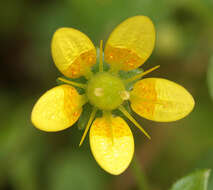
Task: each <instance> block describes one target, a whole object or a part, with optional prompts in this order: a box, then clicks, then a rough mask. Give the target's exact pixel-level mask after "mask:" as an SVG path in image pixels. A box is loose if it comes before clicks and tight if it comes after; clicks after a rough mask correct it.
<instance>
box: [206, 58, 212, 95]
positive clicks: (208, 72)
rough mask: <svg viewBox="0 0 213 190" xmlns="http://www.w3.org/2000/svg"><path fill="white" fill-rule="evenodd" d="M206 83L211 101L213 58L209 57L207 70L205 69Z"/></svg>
mask: <svg viewBox="0 0 213 190" xmlns="http://www.w3.org/2000/svg"><path fill="white" fill-rule="evenodd" d="M207 83H208V88H209V93H210V95H211V97H212V99H213V57H211V59H210V62H209V65H208V69H207Z"/></svg>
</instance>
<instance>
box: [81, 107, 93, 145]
mask: <svg viewBox="0 0 213 190" xmlns="http://www.w3.org/2000/svg"><path fill="white" fill-rule="evenodd" d="M96 112H97V108H95V107H93V110H92V113H91V115H90V118H89V121H88V123H87V126H86V128H85V131H84V134H83V136H82V137H81V141H80V143H79V146H81V145H82V143H83V142H84V139H85V137H86V135H87V133H88V131H89V128H90V125H91V123H92V122H93V120H94V118H95V114H96Z"/></svg>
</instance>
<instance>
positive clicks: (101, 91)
mask: <svg viewBox="0 0 213 190" xmlns="http://www.w3.org/2000/svg"><path fill="white" fill-rule="evenodd" d="M125 92H126V91H125V87H124V84H123V82H122V80H121V79H120V78H118V77H116V76H113V75H112V74H110V73H107V72H101V73H97V74H95V75H94V76H93V77H92V78H91V79H90V80H89V81H88V86H87V91H86V94H87V97H88V99H89V102H90V103H91V104H92V105H93V106H95V107H97V108H99V109H101V110H113V109H116V108H118V106H119V105H121V104H122V102H123V100H124V98H122V94H124V93H125Z"/></svg>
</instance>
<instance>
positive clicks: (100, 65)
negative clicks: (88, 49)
mask: <svg viewBox="0 0 213 190" xmlns="http://www.w3.org/2000/svg"><path fill="white" fill-rule="evenodd" d="M99 58H100V59H99V72H103V70H104V68H103V40H101V41H100V52H99Z"/></svg>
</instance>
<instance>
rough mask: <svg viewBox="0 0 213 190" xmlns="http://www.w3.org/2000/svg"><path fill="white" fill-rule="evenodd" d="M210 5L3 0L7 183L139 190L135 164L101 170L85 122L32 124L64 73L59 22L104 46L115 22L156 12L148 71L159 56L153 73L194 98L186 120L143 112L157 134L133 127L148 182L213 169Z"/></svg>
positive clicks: (1, 175) (193, 1) (158, 185)
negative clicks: (158, 119)
mask: <svg viewBox="0 0 213 190" xmlns="http://www.w3.org/2000/svg"><path fill="white" fill-rule="evenodd" d="M212 9H213V2H212V0H203V1H200V0H179V1H174V0H158V1H154V0H149V1H147V0H133V1H129V0H116V1H113V0H90V1H85V0H77V1H76V0H62V1H56V0H53V1H50V0H46V1H39V0H38V1H37V0H29V1H26V0H8V1H1V2H0V21H1V25H0V40H1V47H0V59H1V60H0V63H1V70H0V72H1V73H0V87H1V88H0V89H1V90H0V107H1V109H0V123H1V125H0V130H1V131H0V149H1V151H0V189H2V190H11V189H14V190H19V189H20V190H25V189H26V190H29V189H30V190H37V189H45V190H48V189H51V190H52V189H53V190H54V189H63V190H64V189H79V190H80V189H121V190H127V189H133V190H134V189H138V185H137V184H136V181H135V180H134V176H133V173H132V171H131V170H127V171H126V172H125V173H124V174H122V175H121V176H116V177H114V176H110V175H108V174H106V173H105V172H104V171H102V170H101V169H100V168H99V166H98V165H97V164H96V162H95V160H94V159H93V158H92V155H91V153H90V150H89V143H88V139H87V140H86V141H85V143H84V145H83V146H82V147H81V148H79V147H78V143H79V140H80V138H81V135H82V133H83V131H79V130H78V127H80V128H82V126H83V124H82V123H81V126H79V124H78V127H77V124H76V125H74V126H73V127H71V128H70V129H67V130H65V131H61V132H57V133H45V132H42V131H38V130H37V129H35V128H34V127H33V125H32V124H31V122H30V113H31V110H32V107H33V104H34V103H35V101H36V100H37V99H38V97H39V96H40V95H41V94H43V93H44V91H46V90H48V89H50V88H52V87H53V86H55V85H57V82H56V78H57V77H58V76H60V75H61V74H60V73H59V71H57V69H56V67H55V66H54V64H53V61H52V58H51V51H50V43H51V38H52V35H53V32H54V31H55V30H56V29H57V28H59V27H74V28H77V29H79V30H81V31H82V32H84V33H85V34H87V35H88V36H89V37H90V38H91V40H92V41H93V42H94V44H95V45H96V46H99V42H100V40H101V39H103V40H104V42H106V40H107V38H108V36H109V34H110V32H111V31H112V30H113V28H114V27H115V26H116V25H117V24H119V23H120V22H121V21H122V20H124V19H126V18H128V17H130V16H134V15H138V14H142V15H146V16H149V17H150V18H151V19H152V20H153V22H154V24H155V26H156V31H157V39H156V48H155V50H154V52H153V54H152V56H151V57H150V59H149V60H148V61H147V62H146V63H145V64H144V66H143V69H144V70H146V69H147V68H151V67H152V66H155V65H158V64H160V65H161V67H160V69H158V70H157V71H155V72H153V73H151V74H150V75H149V76H154V77H164V78H167V79H170V80H173V81H176V82H177V83H179V84H182V85H183V86H184V87H186V88H187V89H188V90H189V91H190V92H191V94H193V96H194V98H195V102H196V106H195V110H194V111H193V112H192V113H191V114H190V115H189V116H188V117H187V118H185V119H183V120H181V121H177V122H173V123H161V124H156V123H155V122H151V121H146V120H145V119H142V120H140V121H141V123H142V125H143V126H144V127H145V128H146V129H147V130H148V132H149V133H150V134H151V136H152V140H151V141H147V140H146V139H145V138H144V137H143V136H142V135H141V134H140V132H139V131H138V130H137V129H136V128H133V127H132V128H131V129H132V131H133V133H134V136H135V141H136V143H135V145H136V155H137V156H138V158H139V160H140V163H141V166H142V168H143V169H144V171H145V173H146V175H147V178H148V181H149V182H150V186H151V188H150V190H165V189H169V188H170V187H171V185H172V184H173V182H174V181H176V180H177V179H178V178H180V177H181V176H184V175H185V174H187V173H189V172H191V171H194V169H196V168H200V169H202V168H211V169H213V165H212V163H213V156H212V151H213V150H212V147H213V138H212V136H213V128H212V126H213V117H212V113H213V101H212V100H213V99H212V97H213V91H212V90H213V78H212V76H213V66H212V52H213V35H212V33H213V12H212ZM106 69H107V68H106ZM94 70H95V68H94ZM140 71H142V70H141V69H139V70H138V72H140ZM120 74H121V75H122V73H120ZM130 74H131V73H130ZM127 106H128V105H127ZM135 117H136V118H137V115H135ZM212 188H213V177H212V176H210V183H209V189H208V190H211V189H212Z"/></svg>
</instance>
